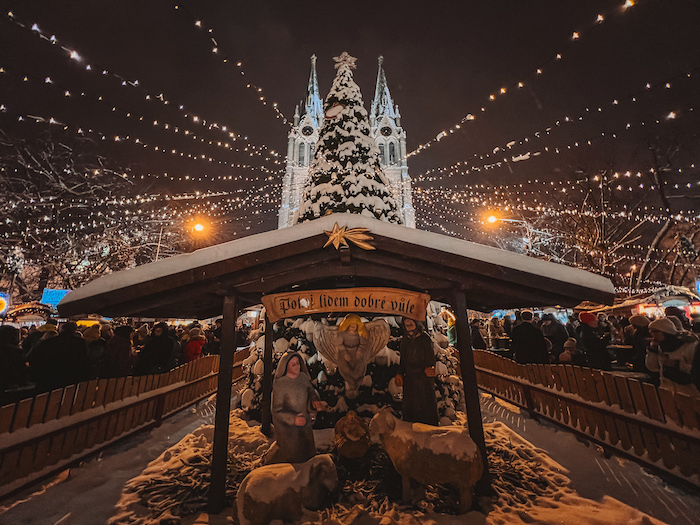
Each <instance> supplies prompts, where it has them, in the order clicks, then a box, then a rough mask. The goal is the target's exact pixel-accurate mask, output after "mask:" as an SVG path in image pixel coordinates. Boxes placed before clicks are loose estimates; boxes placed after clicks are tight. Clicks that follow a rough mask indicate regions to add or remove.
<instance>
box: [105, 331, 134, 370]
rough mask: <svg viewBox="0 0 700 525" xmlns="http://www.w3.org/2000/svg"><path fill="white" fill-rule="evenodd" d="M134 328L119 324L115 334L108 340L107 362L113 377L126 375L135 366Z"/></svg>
mask: <svg viewBox="0 0 700 525" xmlns="http://www.w3.org/2000/svg"><path fill="white" fill-rule="evenodd" d="M133 334H134V329H133V328H132V327H130V326H117V327H116V328H115V329H114V335H113V336H112V338H111V339H110V340H109V341H107V362H108V369H109V375H110V376H111V377H125V376H128V375H129V374H131V370H132V369H133V367H134V349H133V347H132V343H131V340H132V338H133Z"/></svg>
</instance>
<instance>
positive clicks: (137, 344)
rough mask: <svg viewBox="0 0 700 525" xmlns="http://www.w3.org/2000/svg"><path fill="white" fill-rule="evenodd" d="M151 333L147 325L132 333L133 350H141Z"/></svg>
mask: <svg viewBox="0 0 700 525" xmlns="http://www.w3.org/2000/svg"><path fill="white" fill-rule="evenodd" d="M150 336H151V332H150V330H149V329H148V325H147V324H142V325H141V326H140V327H139V328H138V330H136V332H135V333H134V339H133V341H134V348H136V349H137V350H141V349H142V348H143V347H144V346H146V343H147V342H148V340H149V339H150Z"/></svg>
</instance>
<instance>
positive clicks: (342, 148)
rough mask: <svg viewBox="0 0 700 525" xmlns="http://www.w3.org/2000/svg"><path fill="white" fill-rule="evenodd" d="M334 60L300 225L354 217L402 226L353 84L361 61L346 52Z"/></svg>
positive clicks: (304, 196) (365, 114)
mask: <svg viewBox="0 0 700 525" xmlns="http://www.w3.org/2000/svg"><path fill="white" fill-rule="evenodd" d="M334 60H335V61H336V65H335V67H336V69H337V70H338V72H337V74H336V77H335V80H334V81H333V85H332V86H331V90H330V92H329V93H328V96H327V97H326V101H325V103H324V108H323V110H324V115H325V121H324V125H323V128H322V129H321V132H320V134H319V140H318V145H317V148H316V152H315V155H314V160H313V163H312V164H311V167H310V168H309V175H310V176H309V179H308V181H307V183H306V186H305V188H304V194H303V197H302V202H301V205H300V206H299V211H298V216H297V218H296V222H304V221H308V220H313V219H317V218H319V217H323V216H324V215H328V214H329V213H346V212H350V213H359V214H361V215H366V216H368V217H372V218H376V219H380V220H383V221H386V222H394V223H398V224H401V223H402V220H401V214H400V213H399V212H398V211H397V210H398V206H397V205H396V201H395V200H394V198H393V197H392V195H391V192H390V190H389V188H388V185H387V182H386V178H385V177H384V174H383V172H382V169H381V166H380V163H379V148H378V147H377V144H376V142H375V140H374V139H373V138H372V137H371V136H370V126H369V118H368V115H367V111H366V110H365V108H364V105H363V102H362V93H361V92H360V88H359V86H358V85H357V84H356V83H355V81H354V80H353V78H352V70H353V69H354V68H355V60H356V59H355V58H353V57H351V56H350V55H348V54H347V53H345V52H343V54H342V55H340V56H339V57H335V58H334Z"/></svg>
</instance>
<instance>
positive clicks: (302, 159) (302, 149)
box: [299, 142, 306, 166]
mask: <svg viewBox="0 0 700 525" xmlns="http://www.w3.org/2000/svg"><path fill="white" fill-rule="evenodd" d="M305 165H306V143H304V142H300V143H299V166H305Z"/></svg>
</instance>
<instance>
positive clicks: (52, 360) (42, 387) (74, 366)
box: [29, 322, 89, 392]
mask: <svg viewBox="0 0 700 525" xmlns="http://www.w3.org/2000/svg"><path fill="white" fill-rule="evenodd" d="M78 334H79V332H78V325H77V324H75V323H73V322H68V323H63V324H62V325H61V333H60V334H58V335H56V336H55V337H52V338H50V339H44V340H42V341H41V342H40V343H39V344H38V345H36V347H35V348H34V349H33V350H32V352H31V354H30V356H29V366H30V371H31V373H32V375H33V377H34V380H35V381H36V384H37V392H48V391H51V390H54V389H56V388H61V387H64V386H67V385H77V384H78V383H80V382H81V381H86V380H87V379H88V377H89V364H88V350H87V343H86V342H85V339H83V338H82V337H81V336H80V335H78Z"/></svg>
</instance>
